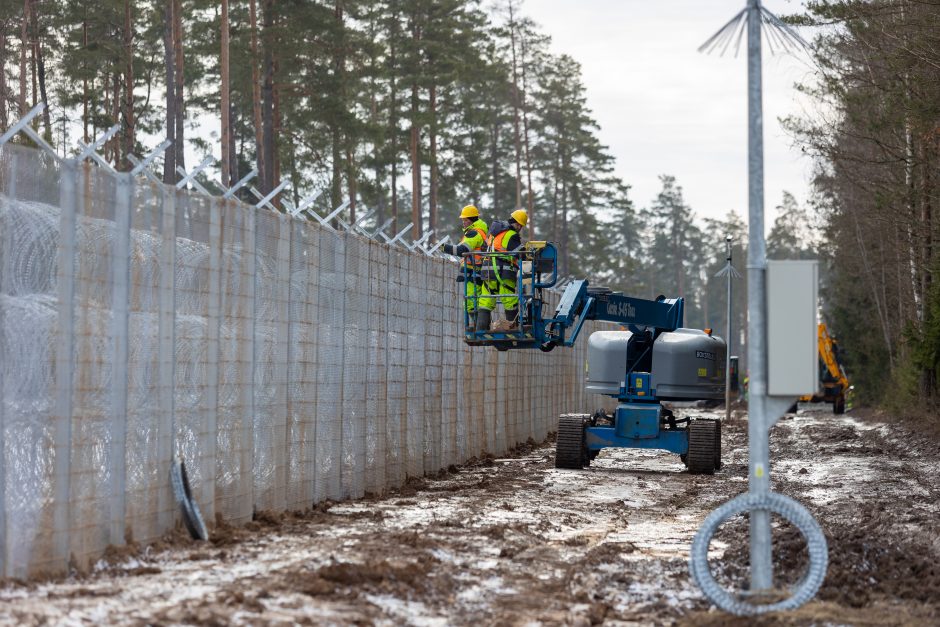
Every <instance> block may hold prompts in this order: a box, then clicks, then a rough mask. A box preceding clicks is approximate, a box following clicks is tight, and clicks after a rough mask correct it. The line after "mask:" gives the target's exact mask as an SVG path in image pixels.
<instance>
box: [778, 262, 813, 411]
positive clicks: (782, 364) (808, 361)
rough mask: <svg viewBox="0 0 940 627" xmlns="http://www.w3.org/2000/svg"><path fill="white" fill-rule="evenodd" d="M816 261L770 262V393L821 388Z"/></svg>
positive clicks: (799, 393) (801, 392) (793, 393)
mask: <svg viewBox="0 0 940 627" xmlns="http://www.w3.org/2000/svg"><path fill="white" fill-rule="evenodd" d="M818 284H819V264H818V262H816V261H768V262H767V393H768V395H770V396H803V395H804V394H811V393H813V392H815V391H816V388H817V387H819V354H818V352H817V330H816V307H817V304H816V303H817V300H816V297H817V290H818V288H817V286H818Z"/></svg>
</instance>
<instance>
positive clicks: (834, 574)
mask: <svg viewBox="0 0 940 627" xmlns="http://www.w3.org/2000/svg"><path fill="white" fill-rule="evenodd" d="M677 413H678V414H680V415H711V414H709V412H706V411H702V410H695V409H681V410H679V411H677ZM746 432H747V422H746V420H745V419H744V417H743V413H742V414H741V415H738V416H736V417H735V418H734V419H732V421H730V423H726V424H725V425H724V449H725V456H724V459H725V465H724V467H723V469H722V470H721V471H719V472H718V473H716V475H715V476H690V475H689V474H687V473H685V472H684V467H683V465H682V464H681V462H680V461H679V459H678V457H676V456H674V455H669V454H666V453H658V452H647V451H636V450H612V451H604V452H603V453H601V455H600V456H599V457H598V458H597V459H596V460H595V461H594V463H593V464H592V466H591V468H590V469H587V470H584V471H560V470H556V469H555V468H554V463H553V460H554V447H553V445H552V444H551V443H544V444H540V445H532V446H529V447H522V448H521V449H519V450H517V451H515V452H514V453H513V454H512V455H510V456H507V457H505V458H497V459H492V458H489V459H483V460H476V461H474V462H473V463H471V464H468V465H466V466H463V467H460V468H451V472H449V473H446V474H444V475H442V476H441V477H438V478H433V479H426V480H421V481H418V482H414V483H412V484H411V485H409V486H408V487H407V488H405V489H403V490H401V491H400V492H399V493H396V494H393V495H390V496H388V497H385V498H380V499H368V500H362V501H356V502H349V503H340V504H323V505H322V506H321V507H319V508H317V509H315V510H312V511H307V512H299V513H296V514H288V515H267V514H264V513H261V514H259V515H258V516H257V519H256V520H255V521H254V522H252V523H250V524H249V525H248V526H247V527H244V528H237V529H236V528H229V527H224V526H222V527H217V528H216V529H214V530H213V537H212V540H211V541H210V542H207V543H196V542H191V541H188V540H186V539H185V538H183V537H182V534H176V535H175V536H170V537H168V538H167V542H165V543H162V544H160V545H157V546H153V547H149V548H135V547H132V548H131V549H127V550H125V549H122V550H121V551H115V552H114V553H112V554H111V555H110V556H109V558H108V559H105V560H102V561H101V562H100V563H99V564H98V565H97V566H96V569H95V571H94V572H93V573H90V574H86V575H75V574H73V575H71V576H69V577H68V578H65V579H61V580H58V581H53V582H44V583H40V582H26V583H23V582H6V583H5V584H4V585H3V586H2V588H0V624H3V625H13V624H16V625H45V624H57V625H91V624H111V625H179V624H193V625H291V624H300V625H314V624H316V625H325V624H336V625H346V624H360V625H371V624H376V625H400V624H413V625H481V624H486V625H489V624H497V625H523V624H525V625H539V624H542V625H562V624H563V625H589V624H610V625H632V624H641V625H647V624H667V625H668V624H678V625H701V624H711V625H725V624H739V625H751V624H766V625H804V624H805V625H810V624H815V625H826V624H832V625H836V624H839V625H845V624H848V625H937V624H940V567H938V566H937V563H938V557H940V516H938V509H940V500H938V497H940V480H938V479H937V473H938V462H940V443H938V441H937V440H936V439H932V438H927V437H921V436H917V435H915V434H912V433H911V432H910V431H909V430H907V429H905V428H904V427H901V426H897V425H889V424H885V423H883V422H881V421H880V420H879V418H878V417H877V416H875V415H867V416H866V415H859V414H856V415H845V416H834V415H833V414H832V413H831V410H830V409H829V408H828V407H826V406H823V405H816V406H801V408H800V411H799V412H798V413H797V414H796V415H788V416H787V417H786V418H785V419H784V420H782V421H781V422H780V423H779V424H778V426H776V427H775V428H774V430H773V432H772V436H771V459H772V461H773V463H774V466H773V474H772V480H773V488H774V490H776V491H779V492H783V493H784V494H787V495H790V496H792V497H794V498H796V499H798V500H800V501H801V502H802V503H804V504H805V505H806V506H807V507H809V508H810V510H811V511H813V513H814V514H815V515H816V516H817V519H818V520H819V521H820V522H821V524H822V526H823V528H824V529H825V531H826V534H827V536H828V539H829V547H830V566H829V571H828V574H827V577H826V581H825V583H824V585H823V588H822V589H821V590H820V593H819V595H818V597H817V599H816V600H815V601H813V602H812V603H810V604H808V605H807V606H804V607H803V608H801V609H799V610H797V611H795V612H790V613H781V614H775V615H770V616H766V617H762V618H761V619H759V620H754V619H734V618H733V617H730V616H728V615H727V614H724V613H722V612H719V611H717V610H715V609H714V608H713V607H710V605H709V603H708V602H707V601H706V600H705V599H704V598H703V596H702V595H701V593H700V592H699V591H698V589H697V588H696V587H695V586H694V585H693V584H692V583H691V581H690V578H689V574H688V568H687V563H686V562H687V559H688V552H689V545H690V543H691V540H692V536H693V535H694V534H695V532H696V530H697V529H698V527H699V525H700V524H701V522H702V520H703V519H704V517H705V516H706V515H707V514H708V512H710V511H711V510H712V509H713V508H715V507H716V506H717V505H719V504H720V503H722V502H724V501H726V500H728V499H729V498H731V497H732V496H734V495H736V494H738V493H740V492H742V491H744V490H745V489H746V485H747V478H746V471H747V466H746V463H747V449H746ZM775 524H776V523H775ZM746 537H747V533H746V521H745V520H744V519H743V518H740V519H735V520H732V521H730V522H729V523H727V524H726V525H725V526H723V527H722V530H721V531H720V532H719V534H718V536H717V537H716V539H715V541H714V542H713V543H712V549H713V552H714V557H713V558H712V568H713V571H714V572H715V573H716V576H718V577H719V579H720V580H723V581H726V582H728V583H729V584H735V585H737V586H740V585H742V584H744V583H746V580H747V545H746ZM775 545H776V549H775V559H776V560H777V573H778V574H779V575H780V578H781V580H783V581H786V580H790V581H796V580H797V578H798V577H799V575H800V572H801V568H802V567H803V566H805V561H806V557H805V548H804V545H803V544H802V542H801V539H800V536H799V534H798V533H797V532H795V531H794V530H793V529H792V528H790V527H789V526H788V525H786V524H776V528H775Z"/></svg>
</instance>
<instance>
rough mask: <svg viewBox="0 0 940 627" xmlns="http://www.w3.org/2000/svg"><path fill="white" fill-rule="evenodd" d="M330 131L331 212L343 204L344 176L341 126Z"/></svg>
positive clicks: (334, 126)
mask: <svg viewBox="0 0 940 627" xmlns="http://www.w3.org/2000/svg"><path fill="white" fill-rule="evenodd" d="M332 126H333V127H332V129H331V130H330V159H331V160H332V164H331V165H332V167H331V169H330V210H331V211H332V210H333V209H336V208H337V207H339V206H340V205H341V204H342V203H343V175H342V170H341V169H342V153H341V151H340V142H341V141H342V137H341V136H340V132H339V126H338V125H337V124H336V123H335V121H334V123H333V125H332Z"/></svg>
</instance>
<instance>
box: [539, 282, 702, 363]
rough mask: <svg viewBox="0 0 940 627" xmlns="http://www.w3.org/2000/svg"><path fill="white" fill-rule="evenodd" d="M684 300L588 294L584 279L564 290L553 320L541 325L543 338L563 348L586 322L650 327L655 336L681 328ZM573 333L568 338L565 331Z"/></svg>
mask: <svg viewBox="0 0 940 627" xmlns="http://www.w3.org/2000/svg"><path fill="white" fill-rule="evenodd" d="M683 313H684V312H683V299H681V298H660V299H658V300H645V299H642V298H632V297H630V296H624V295H623V294H619V293H613V292H609V291H597V292H591V291H589V290H588V282H587V280H585V279H582V280H578V281H573V282H572V283H571V284H569V285H568V287H567V288H565V292H564V294H562V296H561V301H560V302H559V303H558V307H557V308H556V309H555V314H554V316H553V317H552V318H550V319H547V320H545V321H544V324H545V325H546V337H548V338H550V341H554V342H555V343H556V344H559V345H562V346H571V345H572V344H574V342H575V341H576V340H577V339H578V334H579V333H580V332H581V327H582V326H583V324H584V321H585V320H604V321H607V322H616V323H619V324H621V325H624V326H628V327H650V328H652V329H654V330H655V332H656V334H658V333H660V332H663V331H675V330H676V329H678V328H679V327H681V326H682V320H683ZM568 329H572V331H571V335H570V336H568V337H565V336H566V331H567V330H568Z"/></svg>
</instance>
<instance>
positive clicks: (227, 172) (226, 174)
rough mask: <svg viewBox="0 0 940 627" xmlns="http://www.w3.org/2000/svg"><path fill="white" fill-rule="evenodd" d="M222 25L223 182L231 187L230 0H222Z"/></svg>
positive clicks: (220, 94)
mask: <svg viewBox="0 0 940 627" xmlns="http://www.w3.org/2000/svg"><path fill="white" fill-rule="evenodd" d="M221 18H222V20H221V22H222V23H221V27H222V50H221V53H220V55H219V62H220V66H221V68H220V69H221V74H222V75H221V77H220V78H221V83H222V84H221V85H219V109H220V110H221V111H220V113H221V117H222V128H221V132H220V135H221V139H222V184H223V185H225V186H226V187H231V186H232V184H233V183H234V182H235V180H234V179H233V178H232V164H231V162H230V161H229V158H230V154H229V153H230V149H229V146H230V145H231V140H232V138H231V124H232V123H231V119H230V116H231V113H232V108H231V106H230V104H229V67H228V63H229V60H228V48H229V42H228V36H229V28H228V0H222V16H221Z"/></svg>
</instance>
